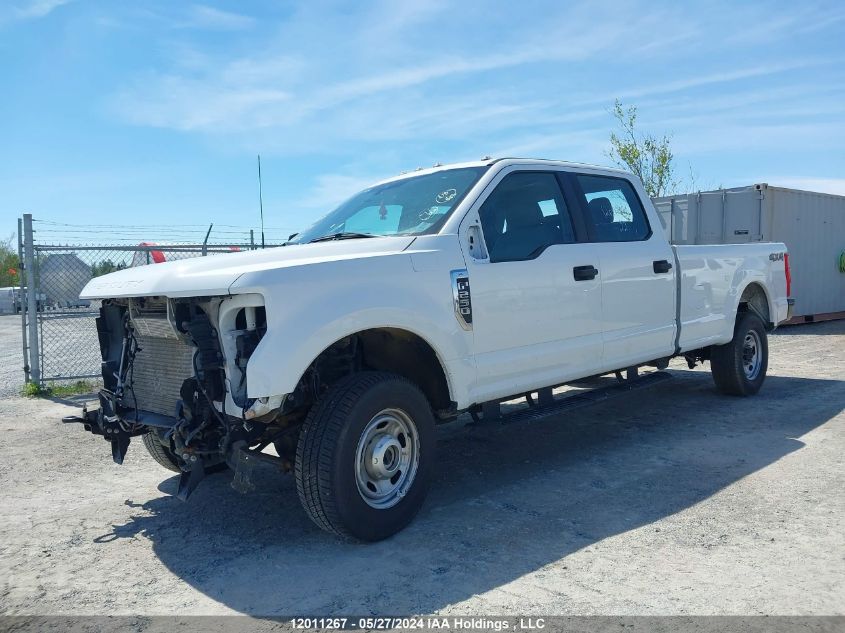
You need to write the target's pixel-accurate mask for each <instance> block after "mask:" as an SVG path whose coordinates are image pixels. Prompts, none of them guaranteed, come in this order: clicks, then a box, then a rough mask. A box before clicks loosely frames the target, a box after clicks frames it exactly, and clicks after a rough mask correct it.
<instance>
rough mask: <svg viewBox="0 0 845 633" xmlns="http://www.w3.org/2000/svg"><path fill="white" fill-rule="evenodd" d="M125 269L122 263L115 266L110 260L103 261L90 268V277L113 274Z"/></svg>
mask: <svg viewBox="0 0 845 633" xmlns="http://www.w3.org/2000/svg"><path fill="white" fill-rule="evenodd" d="M124 268H126V264H124V263H123V262H121V263H119V264H115V263H114V262H113V261H112V260H110V259H104V260H103V261H101V262H100V263H99V264H94V265H93V266H91V276H92V277H99V276H100V275H107V274H109V273H113V272H114V271H116V270H123V269H124Z"/></svg>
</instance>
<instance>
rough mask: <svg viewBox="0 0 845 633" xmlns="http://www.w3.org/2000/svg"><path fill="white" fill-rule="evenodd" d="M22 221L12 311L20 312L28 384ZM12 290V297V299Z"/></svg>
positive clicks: (19, 232)
mask: <svg viewBox="0 0 845 633" xmlns="http://www.w3.org/2000/svg"><path fill="white" fill-rule="evenodd" d="M23 275H24V263H23V220H21V219H20V218H18V296H17V299H15V300H14V302H13V307H14V309H18V308H19V309H20V311H21V347H22V352H23V356H22V358H23V378H24V383H27V382H29V361H28V360H27V344H26V308H25V307H24V304H23V283H24V282H23ZM14 292H15V291H14V290H13V291H12V297H14Z"/></svg>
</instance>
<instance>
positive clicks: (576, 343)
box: [461, 167, 602, 402]
mask: <svg viewBox="0 0 845 633" xmlns="http://www.w3.org/2000/svg"><path fill="white" fill-rule="evenodd" d="M487 191H488V192H489V194H488V195H486V196H482V198H481V199H480V200H479V201H478V202H477V203H476V204H475V205H474V206H473V207H472V208H471V209H470V211H469V213H468V214H467V216H466V218H465V220H464V222H463V223H462V226H461V243H462V248H463V250H464V258H465V261H466V263H467V271H468V279H469V285H470V289H471V290H470V293H471V300H472V330H473V339H474V357H475V362H476V367H477V384H476V387H475V389H474V394H473V396H474V399H475V400H476V401H477V402H481V401H485V400H491V399H495V398H500V397H503V396H507V395H512V394H517V393H521V392H524V391H528V390H531V389H536V388H539V387H543V386H549V385H554V384H559V383H560V382H563V381H565V380H567V379H571V378H574V377H581V376H584V375H588V374H590V373H591V371H592V369H593V368H595V367H598V366H599V365H600V364H601V356H602V337H601V286H600V281H601V278H600V275H599V273H598V270H599V269H598V253H597V247H596V245H595V244H589V243H585V242H583V241H580V242H579V239H578V237H579V234H581V235H582V236H583V233H584V231H583V223H581V224H580V225H578V226H579V227H580V228H578V227H576V224H575V223H573V217H572V214H571V212H570V211H571V208H570V205H571V204H573V202H572V201H569V202H568V201H567V199H566V197H565V196H564V193H563V190H562V189H561V187H560V182H559V175H558V174H557V173H556V172H553V171H524V170H516V169H514V168H513V167H511V168H508V169H505V170H503V172H502V173H501V174H499V175H498V176H497V178H496V179H494V180H493V181H492V182H491V184H490V187H488V190H487ZM579 220H580V218H579Z"/></svg>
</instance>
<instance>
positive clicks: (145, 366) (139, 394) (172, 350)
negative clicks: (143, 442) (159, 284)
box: [124, 321, 194, 417]
mask: <svg viewBox="0 0 845 633" xmlns="http://www.w3.org/2000/svg"><path fill="white" fill-rule="evenodd" d="M164 323H167V321H164ZM170 332H171V333H172V330H170ZM136 338H137V341H138V348H139V349H138V353H137V354H136V355H135V363H134V365H133V372H132V374H131V375H130V376H131V379H132V392H134V395H135V399H137V401H138V409H140V410H141V411H152V412H153V413H159V414H161V415H168V416H171V417H172V416H175V415H176V403H177V401H178V400H179V399H180V398H181V396H180V395H179V390H180V389H181V388H182V383H183V382H185V379H186V378H190V377H191V376H193V375H194V370H193V366H192V358H193V355H194V348H193V347H191V346H190V345H186V344H185V343H183V342H182V341H180V340H179V339H177V338H163V337H158V336H143V335H140V332H137V333H136ZM124 405H125V406H128V407H134V406H135V401H134V400H133V399H132V393H131V392H128V393H127V394H126V396H125V397H124Z"/></svg>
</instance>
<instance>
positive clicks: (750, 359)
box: [710, 312, 769, 396]
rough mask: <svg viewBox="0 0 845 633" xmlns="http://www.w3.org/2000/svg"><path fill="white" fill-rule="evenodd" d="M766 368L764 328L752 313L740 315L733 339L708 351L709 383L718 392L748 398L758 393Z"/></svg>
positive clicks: (764, 377) (766, 346)
mask: <svg viewBox="0 0 845 633" xmlns="http://www.w3.org/2000/svg"><path fill="white" fill-rule="evenodd" d="M768 365H769V345H768V340H767V338H766V328H765V326H764V325H763V322H762V321H761V320H760V317H758V316H757V315H756V314H754V313H752V312H744V313H741V314H740V316H739V318H738V319H737V322H736V326H735V327H734V337H733V339H732V340H731V341H730V342H729V343H726V344H725V345H716V346H714V347H713V348H712V349H711V352H710V370H711V372H712V373H713V381H714V382H715V383H716V387H718V388H719V390H720V391H721V392H722V393H726V394H729V395H733V396H751V395H754V394H755V393H757V392H758V391H760V387H761V386H762V385H763V381H764V380H765V379H766V370H767V369H768Z"/></svg>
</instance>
